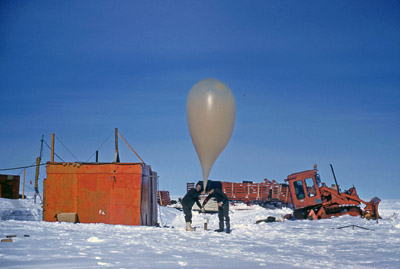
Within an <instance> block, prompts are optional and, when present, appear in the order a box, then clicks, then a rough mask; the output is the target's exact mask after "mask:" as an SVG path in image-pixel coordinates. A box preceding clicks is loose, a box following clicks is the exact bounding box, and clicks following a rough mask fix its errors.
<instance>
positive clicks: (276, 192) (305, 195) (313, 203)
mask: <svg viewBox="0 0 400 269" xmlns="http://www.w3.org/2000/svg"><path fill="white" fill-rule="evenodd" d="M331 168H332V173H333V176H334V178H335V182H336V176H335V173H334V171H333V167H332V165H331ZM264 181H265V182H262V183H253V182H249V181H244V182H242V183H234V182H223V181H222V182H221V181H211V180H209V184H208V185H207V186H213V187H215V188H221V189H222V191H223V192H224V193H225V194H226V195H227V196H228V198H229V200H230V201H235V202H244V203H252V204H260V205H262V206H267V207H268V206H269V205H271V204H272V205H274V206H276V205H278V206H280V205H287V206H290V207H292V208H293V210H294V212H293V217H295V218H297V219H326V218H330V217H333V216H341V215H346V214H347V215H351V216H362V217H365V218H367V219H379V218H380V216H379V213H378V205H379V203H380V201H381V200H380V199H379V198H378V197H374V198H372V200H371V201H370V202H365V201H363V200H361V199H360V198H359V197H358V195H357V191H356V188H355V187H352V188H350V189H349V190H347V191H344V192H342V193H341V192H340V190H339V186H338V184H337V182H336V185H334V187H332V188H329V187H327V186H326V184H325V183H321V179H320V176H319V174H318V173H317V166H316V165H314V169H313V170H308V171H303V172H298V173H294V174H291V175H289V176H288V177H287V179H285V181H286V182H288V184H280V183H277V182H276V181H275V180H273V181H272V182H271V181H269V180H267V179H264ZM199 183H200V184H202V181H199ZM187 188H188V190H190V189H192V188H194V183H188V184H187ZM361 204H364V205H365V207H364V208H361V207H360V206H361Z"/></svg>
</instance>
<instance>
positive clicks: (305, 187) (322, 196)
mask: <svg viewBox="0 0 400 269" xmlns="http://www.w3.org/2000/svg"><path fill="white" fill-rule="evenodd" d="M331 168H332V172H333V167H332V165H331ZM333 175H334V178H335V182H336V177H335V173H334V172H333ZM285 181H286V182H288V183H289V189H290V195H291V199H292V203H293V207H294V212H293V216H294V217H295V218H297V219H327V218H331V217H333V216H342V215H346V214H347V215H351V216H362V217H365V218H367V219H379V218H380V216H379V213H378V205H379V202H380V201H381V200H380V199H379V198H378V197H374V198H372V200H371V201H370V202H365V201H363V200H361V199H360V198H359V197H358V195H357V191H356V188H355V187H352V188H350V189H349V190H347V191H344V192H342V193H340V191H339V187H338V185H337V182H336V187H334V188H329V187H327V186H326V184H325V183H321V179H320V177H319V174H318V173H317V166H316V165H314V169H313V170H308V171H303V172H299V173H294V174H291V175H289V176H288V177H287V179H285ZM361 204H364V205H365V207H364V208H361V207H360V205H361Z"/></svg>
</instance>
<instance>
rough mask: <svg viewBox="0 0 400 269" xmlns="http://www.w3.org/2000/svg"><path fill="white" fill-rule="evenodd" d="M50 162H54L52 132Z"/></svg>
mask: <svg viewBox="0 0 400 269" xmlns="http://www.w3.org/2000/svg"><path fill="white" fill-rule="evenodd" d="M50 158H51V162H52V163H54V133H52V134H51V157H50Z"/></svg>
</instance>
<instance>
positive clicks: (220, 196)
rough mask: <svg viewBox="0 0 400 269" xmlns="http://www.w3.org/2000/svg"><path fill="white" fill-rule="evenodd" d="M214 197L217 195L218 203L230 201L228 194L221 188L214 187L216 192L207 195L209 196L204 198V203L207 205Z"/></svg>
mask: <svg viewBox="0 0 400 269" xmlns="http://www.w3.org/2000/svg"><path fill="white" fill-rule="evenodd" d="M212 197H215V200H217V203H221V202H222V203H223V204H224V203H226V202H228V196H226V194H225V193H224V192H223V191H222V190H221V189H214V192H213V193H212V194H210V195H208V196H207V198H206V199H205V200H204V202H203V205H205V204H206V203H207V202H208V201H209V200H210V199H211V198H212Z"/></svg>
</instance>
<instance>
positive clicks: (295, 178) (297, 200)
mask: <svg viewBox="0 0 400 269" xmlns="http://www.w3.org/2000/svg"><path fill="white" fill-rule="evenodd" d="M285 181H286V182H288V183H289V190H290V196H291V198H292V203H293V207H294V209H300V208H306V207H310V206H315V205H317V204H322V200H321V192H320V185H321V179H320V176H319V174H318V173H317V169H313V170H308V171H303V172H299V173H294V174H291V175H289V176H288V177H287V179H285Z"/></svg>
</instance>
